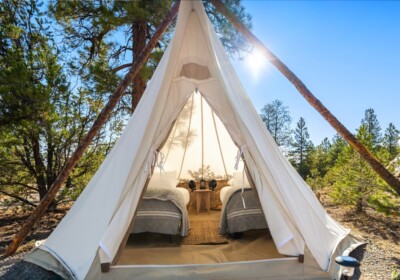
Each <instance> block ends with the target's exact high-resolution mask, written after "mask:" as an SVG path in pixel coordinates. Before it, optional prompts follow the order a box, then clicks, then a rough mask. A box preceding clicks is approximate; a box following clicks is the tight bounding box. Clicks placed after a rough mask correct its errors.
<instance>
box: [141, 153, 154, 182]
mask: <svg viewBox="0 0 400 280" xmlns="http://www.w3.org/2000/svg"><path fill="white" fill-rule="evenodd" d="M156 162H157V150H156V149H154V148H153V147H152V148H151V149H150V155H149V160H148V161H147V163H146V166H145V168H144V170H143V172H144V173H147V172H148V178H151V168H152V167H153V166H155V164H156Z"/></svg>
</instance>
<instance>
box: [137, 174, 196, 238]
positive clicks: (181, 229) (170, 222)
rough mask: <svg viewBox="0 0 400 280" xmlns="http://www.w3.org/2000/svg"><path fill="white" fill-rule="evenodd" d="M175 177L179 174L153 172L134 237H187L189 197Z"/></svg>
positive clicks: (139, 213)
mask: <svg viewBox="0 0 400 280" xmlns="http://www.w3.org/2000/svg"><path fill="white" fill-rule="evenodd" d="M175 177H176V172H162V173H156V172H154V174H153V176H152V178H151V179H150V181H149V184H148V187H147V190H146V193H145V194H144V196H143V199H142V201H141V202H140V204H139V207H138V210H137V213H136V217H135V218H134V219H135V220H134V223H133V225H132V228H131V233H142V232H154V233H162V234H168V235H181V236H186V235H187V234H188V231H189V228H190V224H189V215H188V213H187V205H188V204H189V200H190V194H189V191H188V190H187V189H185V188H177V187H176V185H177V183H178V180H177V179H176V178H175Z"/></svg>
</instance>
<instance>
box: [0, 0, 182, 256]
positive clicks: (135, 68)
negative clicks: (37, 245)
mask: <svg viewBox="0 0 400 280" xmlns="http://www.w3.org/2000/svg"><path fill="white" fill-rule="evenodd" d="M179 4H180V1H179V0H177V1H175V3H174V4H173V6H172V7H171V10H170V11H169V12H168V14H167V15H166V17H165V19H164V20H163V21H162V22H161V24H160V26H159V27H158V28H157V30H156V32H155V33H154V35H153V37H152V38H151V39H150V41H149V43H148V44H147V46H146V47H145V48H144V49H143V50H142V52H141V53H140V54H139V56H138V59H137V60H136V61H135V62H134V63H133V65H132V68H131V70H129V72H128V73H127V74H126V75H125V77H124V79H123V80H122V82H121V83H120V84H119V85H118V87H117V89H116V90H115V91H114V93H113V95H112V96H111V97H110V99H109V101H108V103H107V104H106V106H105V107H104V108H103V110H102V111H101V112H100V114H99V115H98V117H97V119H96V120H95V121H94V123H93V125H92V127H91V128H90V130H89V132H88V133H87V134H86V136H85V138H84V139H83V140H82V142H81V143H80V144H79V145H78V147H77V148H76V150H75V152H74V153H73V154H72V156H71V157H70V158H69V159H68V160H67V162H66V163H65V165H64V168H63V169H62V170H61V172H60V173H59V175H58V177H57V178H56V180H55V181H54V183H53V185H52V186H51V187H50V189H49V191H48V193H47V194H46V196H45V197H44V198H43V199H42V200H41V201H40V202H39V204H38V206H37V207H36V209H35V210H34V211H33V212H32V214H31V215H30V216H29V218H28V219H27V220H26V221H25V222H24V224H23V225H22V227H21V228H20V230H19V231H18V232H17V233H16V234H15V235H14V237H13V239H12V240H11V243H10V244H9V245H8V247H7V249H6V251H5V252H4V254H3V256H4V257H8V256H10V255H12V254H14V253H15V251H16V250H17V249H18V247H19V245H20V244H21V243H22V241H23V240H24V239H25V238H26V236H27V235H28V234H29V232H30V231H31V229H32V227H33V226H34V224H35V223H36V222H37V221H38V220H39V219H40V218H41V217H42V216H43V214H44V212H45V211H46V209H47V208H48V207H49V205H50V203H51V202H52V201H53V199H54V198H55V196H56V195H57V193H58V191H59V190H60V188H61V187H62V185H63V183H64V182H65V180H66V179H67V178H68V176H69V175H70V173H71V171H72V169H73V168H74V167H75V164H76V163H77V162H78V160H79V159H80V158H81V157H82V155H83V153H84V152H85V151H86V149H87V148H88V147H89V145H90V143H91V142H92V140H93V138H94V136H96V134H97V132H98V131H99V130H100V128H101V127H102V126H103V124H104V123H105V122H106V121H107V120H108V118H109V116H110V115H111V112H112V110H113V109H114V107H115V106H116V105H117V103H118V101H119V99H120V98H121V96H122V95H123V94H124V92H125V89H126V88H127V87H128V85H130V84H131V83H132V81H133V79H134V78H135V77H136V75H137V74H138V73H139V71H140V69H141V68H142V66H143V65H144V63H145V62H146V61H147V60H148V58H149V56H150V54H151V51H152V50H153V49H154V47H155V46H156V44H157V43H158V41H159V39H160V38H161V36H162V35H163V34H164V32H165V30H166V29H167V28H168V26H169V25H170V24H171V23H172V21H173V20H174V19H175V17H176V15H177V14H178V10H179Z"/></svg>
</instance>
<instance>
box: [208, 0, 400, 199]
mask: <svg viewBox="0 0 400 280" xmlns="http://www.w3.org/2000/svg"><path fill="white" fill-rule="evenodd" d="M211 3H212V4H213V5H214V6H215V7H216V8H217V9H218V10H219V11H220V12H221V13H222V14H223V15H224V16H225V17H226V18H227V19H228V20H229V21H230V22H231V23H232V24H233V26H235V28H236V29H237V30H238V31H239V32H240V33H241V34H242V35H243V36H244V37H245V38H246V39H247V40H248V41H249V42H250V43H251V44H252V45H253V46H255V47H256V48H257V49H258V50H259V51H261V52H262V54H263V55H264V56H265V57H266V58H267V59H268V60H269V61H270V62H271V63H272V64H273V65H274V66H275V67H276V68H277V69H278V70H279V71H280V72H281V73H282V74H283V75H284V76H285V77H286V78H287V79H288V80H289V81H290V82H291V83H292V84H293V85H294V86H295V87H296V88H297V90H298V91H299V92H300V94H301V95H302V96H303V97H304V98H305V99H306V100H307V101H308V103H310V105H311V106H313V107H314V108H315V109H316V110H317V111H318V112H319V113H320V114H321V115H322V116H323V117H324V118H325V119H326V120H327V121H328V123H329V124H330V125H331V126H332V127H333V128H334V129H336V131H337V132H338V133H339V134H340V135H342V137H343V138H344V139H345V140H346V141H347V142H348V143H349V144H350V145H351V146H352V147H353V148H354V150H356V151H357V152H358V153H359V154H360V155H361V156H362V157H363V158H364V159H365V160H366V161H367V162H368V163H369V165H370V166H371V167H372V169H374V170H375V172H376V173H377V174H378V175H379V176H380V177H381V178H382V179H383V180H385V181H386V182H387V183H388V184H389V185H390V186H391V187H392V188H393V189H394V190H395V191H396V192H397V194H399V195H400V181H399V180H398V179H397V178H396V177H395V176H394V175H393V174H392V173H390V172H389V171H388V170H387V169H386V168H385V167H384V166H383V165H382V164H381V163H380V162H379V160H378V159H377V158H375V157H374V156H373V155H372V154H371V152H370V151H369V150H368V149H367V148H366V147H365V146H364V145H363V144H361V142H360V141H359V140H358V139H357V138H356V137H355V136H354V135H353V134H352V133H351V132H350V131H349V130H348V129H347V128H346V127H345V126H344V125H343V124H342V123H340V122H339V120H338V119H337V118H336V117H335V116H334V115H333V114H332V113H331V112H330V111H329V110H328V109H327V108H326V107H325V106H324V105H323V104H322V103H321V101H319V100H318V99H317V98H316V97H315V96H314V95H313V94H312V93H311V91H310V90H309V89H308V88H307V87H306V86H305V85H304V83H303V82H302V81H301V80H300V79H299V78H298V77H297V76H296V75H295V74H294V73H293V72H292V71H291V70H290V69H289V68H288V67H287V66H286V65H285V64H284V63H283V62H282V61H281V60H280V59H279V58H278V57H277V56H276V55H275V54H273V53H272V52H271V51H270V50H269V49H268V48H267V47H266V46H264V44H263V43H262V42H261V41H260V40H259V39H258V38H257V37H256V36H254V34H253V33H251V32H250V31H249V30H248V29H247V27H246V26H245V25H244V24H243V23H241V22H240V21H239V20H238V19H237V18H236V17H235V16H234V15H233V14H231V13H230V12H229V11H228V9H227V8H226V7H225V5H224V4H223V3H222V1H221V0H211Z"/></svg>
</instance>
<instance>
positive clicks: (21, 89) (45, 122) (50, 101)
mask: <svg viewBox="0 0 400 280" xmlns="http://www.w3.org/2000/svg"><path fill="white" fill-rule="evenodd" d="M39 7H40V5H39V4H37V3H36V1H22V2H17V1H4V2H2V3H0V12H1V15H2V16H1V17H0V20H1V21H2V22H1V23H2V24H1V25H0V34H1V38H0V40H1V46H2V48H1V54H0V66H1V70H2V71H0V100H1V106H0V128H1V129H0V131H1V132H0V134H1V137H0V192H2V193H4V194H7V195H8V196H9V197H12V198H13V200H9V201H10V202H15V201H19V202H22V203H24V204H27V205H33V204H34V203H36V202H37V200H38V199H42V198H43V197H44V195H46V193H47V191H48V190H49V188H50V186H51V185H52V183H53V182H54V180H55V179H56V177H57V175H58V174H59V172H60V170H61V169H62V167H63V166H64V164H65V162H66V160H67V159H68V158H69V157H70V155H71V154H72V152H73V151H74V150H75V148H76V147H77V145H78V143H79V142H80V141H81V139H82V138H83V137H84V136H85V134H86V131H87V130H88V129H89V128H90V126H91V124H92V123H93V120H94V119H95V117H96V115H97V113H98V112H99V110H100V109H101V107H102V105H103V103H102V96H101V95H98V94H95V93H94V92H91V91H85V90H83V89H82V88H77V89H75V90H71V87H70V84H69V82H68V80H67V76H66V71H63V68H62V67H61V65H60V63H59V50H58V49H57V48H56V45H55V44H53V35H52V34H51V33H50V32H49V31H48V27H47V25H48V23H46V20H45V19H46V18H45V16H44V14H43V13H42V12H41V11H40V9H39ZM10 26H12V28H11V29H12V30H18V32H9V30H10ZM17 35H18V36H17ZM7 36H8V37H7ZM107 134H108V135H112V132H111V133H110V132H108V133H107ZM107 134H106V133H105V131H103V132H102V133H100V135H99V136H98V137H97V139H96V141H95V142H94V144H93V145H92V147H91V149H90V151H88V153H87V154H85V156H84V157H83V158H82V159H81V160H80V161H79V163H78V167H76V168H75V169H74V171H73V172H72V174H71V176H70V177H69V178H68V181H67V183H66V187H65V189H64V191H63V192H61V193H60V195H59V197H58V198H57V199H58V201H61V200H63V199H70V198H71V195H72V196H73V192H78V191H79V190H81V189H82V188H83V186H84V185H86V183H87V181H88V178H89V177H90V176H92V174H93V172H94V170H95V169H97V167H98V166H99V163H100V161H101V160H102V159H103V158H104V155H105V153H106V152H105V151H106V150H107V149H108V147H109V141H105V137H106V136H107ZM69 190H73V191H69Z"/></svg>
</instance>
